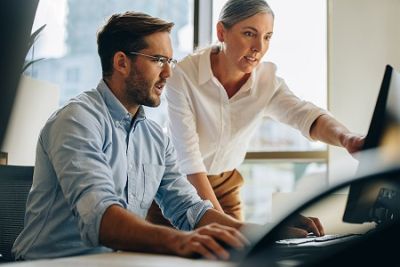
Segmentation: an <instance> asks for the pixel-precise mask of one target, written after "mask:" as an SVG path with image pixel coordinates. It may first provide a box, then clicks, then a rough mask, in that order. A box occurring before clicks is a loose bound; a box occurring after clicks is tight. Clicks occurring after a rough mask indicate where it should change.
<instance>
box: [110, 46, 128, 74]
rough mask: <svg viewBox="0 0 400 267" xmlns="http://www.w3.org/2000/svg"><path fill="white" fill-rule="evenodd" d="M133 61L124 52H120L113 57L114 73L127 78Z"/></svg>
mask: <svg viewBox="0 0 400 267" xmlns="http://www.w3.org/2000/svg"><path fill="white" fill-rule="evenodd" d="M130 67H131V61H130V59H129V57H128V56H127V55H126V54H125V53H124V52H122V51H118V52H116V53H115V54H114V57H113V68H114V71H116V72H118V73H120V74H121V75H122V76H124V77H126V76H128V75H129V73H130Z"/></svg>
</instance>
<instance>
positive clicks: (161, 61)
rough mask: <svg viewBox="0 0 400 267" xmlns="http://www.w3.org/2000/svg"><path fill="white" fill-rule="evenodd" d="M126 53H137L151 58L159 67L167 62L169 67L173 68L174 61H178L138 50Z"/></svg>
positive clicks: (162, 66)
mask: <svg viewBox="0 0 400 267" xmlns="http://www.w3.org/2000/svg"><path fill="white" fill-rule="evenodd" d="M128 53H129V54H131V55H139V56H144V57H148V58H151V59H152V61H153V62H157V64H158V66H159V67H160V68H164V66H165V63H168V65H169V67H170V68H174V67H175V65H176V63H178V61H177V60H176V59H173V58H167V57H164V56H151V55H147V54H142V53H138V52H128Z"/></svg>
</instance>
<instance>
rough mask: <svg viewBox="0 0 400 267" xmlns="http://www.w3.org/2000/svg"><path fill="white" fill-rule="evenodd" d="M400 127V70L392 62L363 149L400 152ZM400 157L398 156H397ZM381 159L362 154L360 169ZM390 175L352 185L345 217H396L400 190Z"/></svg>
mask: <svg viewBox="0 0 400 267" xmlns="http://www.w3.org/2000/svg"><path fill="white" fill-rule="evenodd" d="M399 127H400V74H399V73H398V72H396V71H395V70H393V68H392V67H391V66H389V65H388V66H386V70H385V73H384V76H383V80H382V84H381V88H380V91H379V95H378V99H377V102H376V106H375V110H374V113H373V116H372V120H371V123H370V126H369V130H368V133H367V136H366V139H365V143H364V147H363V151H369V150H371V149H379V150H382V151H381V152H382V153H384V154H385V155H384V156H385V157H387V158H390V157H392V158H393V157H394V155H396V154H397V155H398V154H399V149H398V148H399V139H400V137H399V136H400V134H399ZM375 155H377V154H375ZM394 158H397V157H394ZM375 160H377V159H376V158H373V157H361V158H360V162H359V167H358V173H361V172H363V171H364V170H365V169H367V168H370V165H371V164H374V162H372V161H375ZM396 178H397V179H398V178H400V177H390V179H385V177H382V178H381V179H376V180H371V181H368V182H362V181H361V182H355V183H353V184H352V185H351V186H350V191H349V196H348V199H347V204H346V209H345V213H344V216H343V221H345V222H349V223H364V222H371V221H374V222H377V223H379V224H380V223H385V222H386V221H388V220H392V219H393V216H395V215H396V214H397V213H398V212H399V208H398V207H396V205H395V206H393V204H392V203H398V200H399V197H400V192H397V191H398V190H397V189H398V187H397V186H393V185H392V181H394V180H397V179H396ZM396 216H397V215H396Z"/></svg>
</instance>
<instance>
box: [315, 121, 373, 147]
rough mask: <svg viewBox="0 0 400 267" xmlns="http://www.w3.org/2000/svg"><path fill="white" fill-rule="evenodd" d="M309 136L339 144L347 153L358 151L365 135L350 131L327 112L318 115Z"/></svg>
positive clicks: (331, 143)
mask: <svg viewBox="0 0 400 267" xmlns="http://www.w3.org/2000/svg"><path fill="white" fill-rule="evenodd" d="M310 136H311V138H313V139H315V140H319V141H322V142H325V143H328V144H330V145H335V146H341V147H344V148H346V149H347V151H349V153H354V152H357V151H359V150H360V149H361V148H362V146H363V144H364V139H365V136H361V135H359V134H355V133H352V132H350V131H349V130H348V129H347V128H346V127H345V126H344V125H343V124H341V123H340V122H338V121H337V120H336V119H335V118H333V117H332V116H329V115H327V114H324V115H321V116H319V117H318V118H317V119H316V120H315V121H314V123H313V124H312V125H311V128H310Z"/></svg>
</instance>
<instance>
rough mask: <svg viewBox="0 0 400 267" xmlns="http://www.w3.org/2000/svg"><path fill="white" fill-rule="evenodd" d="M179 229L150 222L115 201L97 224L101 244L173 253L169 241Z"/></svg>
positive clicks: (123, 248)
mask: <svg viewBox="0 0 400 267" xmlns="http://www.w3.org/2000/svg"><path fill="white" fill-rule="evenodd" d="M181 234H182V233H181V232H179V231H177V230H175V229H173V228H169V227H164V226H158V225H154V224H151V223H149V222H147V221H145V220H143V219H141V218H138V217H137V216H135V215H134V214H132V213H130V212H128V211H127V210H125V209H123V208H122V207H120V206H118V205H112V206H110V207H108V208H107V210H106V211H105V213H104V215H103V218H102V221H101V225H100V236H99V239H100V243H101V244H102V245H104V246H107V247H110V248H113V249H117V250H129V251H138V252H155V253H163V254H174V250H173V248H172V246H171V245H172V244H176V239H177V238H179V236H180V235H181Z"/></svg>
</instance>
